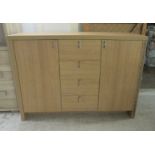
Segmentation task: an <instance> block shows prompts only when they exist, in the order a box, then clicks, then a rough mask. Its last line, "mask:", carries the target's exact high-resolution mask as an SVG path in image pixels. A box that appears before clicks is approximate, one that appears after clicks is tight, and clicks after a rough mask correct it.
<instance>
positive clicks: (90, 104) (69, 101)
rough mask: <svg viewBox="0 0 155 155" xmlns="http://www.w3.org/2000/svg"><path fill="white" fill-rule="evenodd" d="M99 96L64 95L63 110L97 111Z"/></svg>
mask: <svg viewBox="0 0 155 155" xmlns="http://www.w3.org/2000/svg"><path fill="white" fill-rule="evenodd" d="M97 105H98V96H72V95H68V96H62V111H97Z"/></svg>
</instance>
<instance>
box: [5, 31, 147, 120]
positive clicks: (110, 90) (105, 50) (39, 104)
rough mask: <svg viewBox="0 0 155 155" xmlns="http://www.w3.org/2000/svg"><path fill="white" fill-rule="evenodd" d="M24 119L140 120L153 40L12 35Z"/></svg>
mask: <svg viewBox="0 0 155 155" xmlns="http://www.w3.org/2000/svg"><path fill="white" fill-rule="evenodd" d="M8 40H9V47H10V56H11V62H12V68H13V73H14V79H15V83H16V94H17V99H18V104H19V106H20V112H21V116H22V119H23V120H24V119H25V115H26V114H28V113H39V112H43V113H45V112H74V111H75V112H77V111H78V112H81V111H98V112H114V111H118V112H128V113H129V115H130V116H131V117H134V115H135V109H136V102H137V96H138V90H139V83H140V79H141V72H142V68H143V63H144V53H145V47H146V42H147V37H146V36H142V35H136V34H125V33H101V32H100V33H97V32H79V33H52V34H50V33H42V34H38V33H34V34H30V33H26V34H24V33H21V34H14V35H10V36H8Z"/></svg>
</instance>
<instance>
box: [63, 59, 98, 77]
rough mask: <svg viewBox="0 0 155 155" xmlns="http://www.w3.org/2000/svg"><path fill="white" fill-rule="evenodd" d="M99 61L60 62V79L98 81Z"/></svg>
mask: <svg viewBox="0 0 155 155" xmlns="http://www.w3.org/2000/svg"><path fill="white" fill-rule="evenodd" d="M99 73H100V62H99V61H60V77H61V79H99Z"/></svg>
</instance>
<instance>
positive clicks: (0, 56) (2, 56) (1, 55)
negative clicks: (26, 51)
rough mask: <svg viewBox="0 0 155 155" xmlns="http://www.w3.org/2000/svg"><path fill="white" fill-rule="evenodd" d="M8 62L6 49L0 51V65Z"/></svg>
mask: <svg viewBox="0 0 155 155" xmlns="http://www.w3.org/2000/svg"><path fill="white" fill-rule="evenodd" d="M5 64H9V55H8V51H0V65H5Z"/></svg>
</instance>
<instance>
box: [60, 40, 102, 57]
mask: <svg viewBox="0 0 155 155" xmlns="http://www.w3.org/2000/svg"><path fill="white" fill-rule="evenodd" d="M100 50H101V41H100V40H60V41H59V53H60V60H99V59H100Z"/></svg>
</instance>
